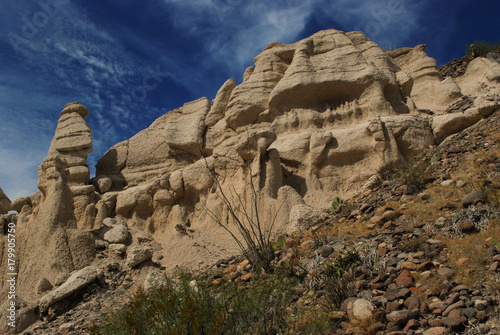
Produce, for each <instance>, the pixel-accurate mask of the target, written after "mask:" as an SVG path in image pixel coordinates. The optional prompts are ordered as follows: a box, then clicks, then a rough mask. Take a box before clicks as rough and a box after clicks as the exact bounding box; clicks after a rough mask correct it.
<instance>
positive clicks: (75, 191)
mask: <svg viewBox="0 0 500 335" xmlns="http://www.w3.org/2000/svg"><path fill="white" fill-rule="evenodd" d="M86 115H88V110H87V109H86V108H85V107H83V106H82V105H80V104H78V103H71V104H68V105H66V106H65V108H64V110H63V111H62V112H61V118H60V120H59V122H58V126H57V128H56V132H55V136H54V139H53V141H52V144H51V147H50V150H49V153H48V157H47V158H46V159H45V160H44V161H43V162H42V164H41V165H40V167H39V169H38V188H39V190H40V191H39V192H37V193H35V194H32V195H31V196H29V197H25V198H19V199H17V200H16V201H15V209H16V210H17V211H18V212H19V214H18V215H17V225H16V232H15V233H16V256H17V263H16V267H17V270H16V271H11V272H17V273H18V275H17V283H16V295H17V297H18V298H19V299H20V301H25V302H26V303H27V304H28V305H29V306H32V305H33V304H36V303H37V299H38V295H39V293H40V285H37V283H38V281H39V279H40V278H45V280H46V281H47V282H48V283H49V284H50V283H52V284H54V283H57V282H58V278H61V275H62V274H70V273H71V272H73V271H75V270H78V269H81V268H83V267H85V266H88V265H89V264H90V263H91V262H92V261H93V260H94V256H95V241H94V236H93V235H92V234H91V233H89V232H86V231H84V230H80V229H78V226H79V223H80V222H87V221H88V222H89V225H90V226H89V228H92V225H93V220H94V218H93V217H92V213H90V214H88V211H87V210H85V208H88V206H89V204H90V202H92V201H93V200H89V199H91V198H92V197H93V196H95V192H94V187H93V186H92V185H85V184H86V183H88V181H89V173H88V167H87V165H86V155H87V154H88V153H89V152H90V151H91V149H92V133H91V131H90V128H89V127H88V125H87V123H86V122H85V120H84V119H83V117H84V116H86ZM83 170H85V171H84V172H81V171H83ZM81 197H84V198H85V199H81ZM91 205H92V206H94V204H93V203H92V204H91ZM92 206H91V207H92ZM82 208H83V209H84V210H83V211H81V209H82ZM89 215H90V216H91V217H90V218H89V217H88V216H89ZM93 216H95V213H94V214H93ZM85 220H87V221H85ZM80 228H83V227H80ZM4 242H5V240H4V238H3V237H2V240H1V245H0V246H1V248H2V250H4V249H5V247H6V243H4ZM5 261H6V260H5V259H2V260H1V262H2V264H0V265H1V266H2V267H4V268H7V265H6V264H5ZM5 276H6V272H5V271H4V272H3V273H2V275H1V276H0V277H1V278H0V279H2V285H3V283H5V279H6V278H5ZM45 286H47V285H45ZM49 286H50V285H49ZM6 292H7V290H3V289H2V291H1V294H0V299H2V301H5V300H4V298H5V294H6ZM30 308H31V309H30V310H29V311H30V313H31V314H32V315H33V316H35V314H34V310H35V309H34V307H33V306H32V307H30ZM31 314H30V315H31ZM35 319H36V317H35ZM35 319H33V320H32V321H34V320H35ZM32 321H31V322H32ZM27 325H29V322H28V323H26V325H24V326H23V327H25V326H27ZM20 330H22V329H18V331H20Z"/></svg>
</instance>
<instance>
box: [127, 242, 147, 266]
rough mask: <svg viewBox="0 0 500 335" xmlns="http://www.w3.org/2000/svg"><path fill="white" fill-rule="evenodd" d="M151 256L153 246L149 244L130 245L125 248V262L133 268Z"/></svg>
mask: <svg viewBox="0 0 500 335" xmlns="http://www.w3.org/2000/svg"><path fill="white" fill-rule="evenodd" d="M152 256H153V247H151V246H149V245H139V246H135V247H130V248H128V250H127V261H126V264H127V265H128V266H129V267H131V268H133V267H134V266H136V265H139V264H140V263H143V262H145V261H147V260H148V259H150V258H151V257H152Z"/></svg>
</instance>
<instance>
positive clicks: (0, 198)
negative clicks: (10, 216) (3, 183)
mask: <svg viewBox="0 0 500 335" xmlns="http://www.w3.org/2000/svg"><path fill="white" fill-rule="evenodd" d="M10 210H11V202H10V199H9V198H8V197H7V195H5V193H3V190H2V188H0V214H7V213H8V212H9V211H10Z"/></svg>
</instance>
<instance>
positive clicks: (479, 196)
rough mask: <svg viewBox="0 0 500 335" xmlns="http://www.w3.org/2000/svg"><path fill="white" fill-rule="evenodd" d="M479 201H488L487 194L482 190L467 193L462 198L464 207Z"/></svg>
mask: <svg viewBox="0 0 500 335" xmlns="http://www.w3.org/2000/svg"><path fill="white" fill-rule="evenodd" d="M478 202H483V203H484V202H486V196H485V195H484V194H483V192H481V191H474V192H471V193H469V194H467V195H466V196H465V197H464V198H463V199H462V206H463V207H464V208H467V207H469V206H472V205H474V204H476V203H478Z"/></svg>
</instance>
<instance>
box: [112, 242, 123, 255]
mask: <svg viewBox="0 0 500 335" xmlns="http://www.w3.org/2000/svg"><path fill="white" fill-rule="evenodd" d="M108 250H109V251H111V252H114V253H116V254H118V255H121V254H123V253H124V252H125V251H127V246H126V245H125V244H121V243H111V244H110V245H109V246H108Z"/></svg>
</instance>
